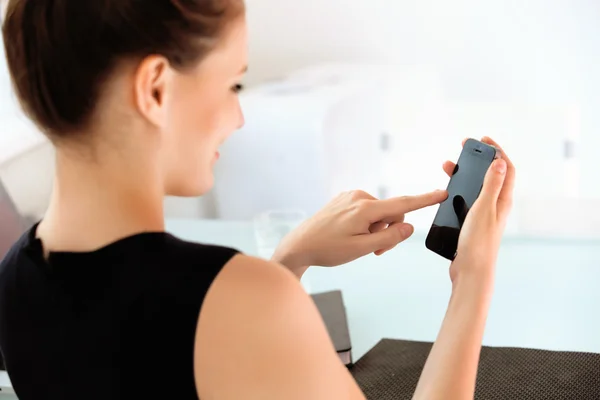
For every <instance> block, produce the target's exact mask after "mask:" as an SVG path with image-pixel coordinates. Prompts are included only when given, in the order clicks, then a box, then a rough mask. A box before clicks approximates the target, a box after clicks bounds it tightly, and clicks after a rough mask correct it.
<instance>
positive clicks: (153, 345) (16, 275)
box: [0, 226, 237, 400]
mask: <svg viewBox="0 0 600 400" xmlns="http://www.w3.org/2000/svg"><path fill="white" fill-rule="evenodd" d="M36 228H37V226H34V227H33V228H32V229H31V230H30V231H29V232H27V233H26V234H25V235H23V237H22V238H21V239H20V240H19V241H18V242H17V243H16V244H15V245H14V246H13V248H12V249H11V250H10V252H9V253H8V255H7V256H6V257H5V259H4V260H3V261H2V263H1V264H0V349H1V350H2V354H3V357H4V361H5V364H6V368H7V371H8V374H9V376H10V379H11V381H12V383H13V386H14V389H15V392H16V394H17V396H18V397H19V400H30V399H34V400H38V399H61V400H69V399H77V400H83V399H89V400H93V399H98V400H107V399H144V400H145V399H154V398H169V399H186V400H187V399H194V400H197V399H198V395H197V392H196V386H195V381H194V341H195V334H196V327H197V323H198V318H199V315H200V310H201V307H202V303H203V301H204V298H205V296H206V293H207V291H208V289H209V288H210V286H211V284H212V282H213V281H214V280H215V278H216V276H217V274H218V273H219V272H220V271H221V269H222V268H223V266H224V265H225V264H226V263H227V262H228V261H229V260H230V259H231V258H232V257H233V256H234V255H235V254H236V253H237V251H236V250H234V249H230V248H223V247H217V246H207V245H202V244H197V243H190V242H186V241H183V240H180V239H177V238H176V237H174V236H172V235H170V234H167V233H142V234H138V235H134V236H131V237H128V238H125V239H122V240H119V241H117V242H115V243H112V244H110V245H108V246H106V247H104V248H101V249H99V250H97V251H93V252H86V253H67V252H61V253H51V254H50V256H49V257H48V260H47V261H46V260H45V259H44V257H43V247H42V243H41V242H40V240H38V239H36V238H35V230H36Z"/></svg>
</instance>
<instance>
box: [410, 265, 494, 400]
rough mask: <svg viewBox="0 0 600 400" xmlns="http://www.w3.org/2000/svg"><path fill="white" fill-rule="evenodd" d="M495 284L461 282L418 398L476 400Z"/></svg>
mask: <svg viewBox="0 0 600 400" xmlns="http://www.w3.org/2000/svg"><path fill="white" fill-rule="evenodd" d="M492 282H493V279H491V278H480V277H476V276H461V277H460V279H457V282H456V283H455V285H454V287H453V290H452V296H451V298H450V303H449V305H448V311H447V312H446V317H445V318H444V322H443V323H442V328H441V330H440V333H439V335H438V338H437V340H436V342H435V344H434V345H433V348H432V349H431V353H430V354H429V357H428V359H427V363H426V364H425V368H424V369H423V373H422V375H421V378H420V380H419V384H418V386H417V390H416V392H415V395H414V399H416V400H421V399H423V400H425V399H426V400H437V399H440V400H441V399H444V400H454V399H465V400H466V399H472V398H473V394H474V392H475V378H476V376H477V365H478V363H479V354H480V351H481V342H482V340H483V333H484V328H485V323H486V319H487V315H488V310H489V306H490V299H491V293H492V286H493V283H492Z"/></svg>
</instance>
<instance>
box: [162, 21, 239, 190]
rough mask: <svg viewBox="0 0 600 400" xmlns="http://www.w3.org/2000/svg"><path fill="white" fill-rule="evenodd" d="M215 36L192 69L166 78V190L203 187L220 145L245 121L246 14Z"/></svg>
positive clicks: (209, 183)
mask: <svg viewBox="0 0 600 400" xmlns="http://www.w3.org/2000/svg"><path fill="white" fill-rule="evenodd" d="M220 40H221V42H220V44H219V45H218V46H217V47H216V48H215V49H214V50H213V51H212V52H211V53H209V54H208V55H207V56H206V57H205V58H204V59H203V60H202V61H201V62H200V63H199V65H198V66H197V67H195V68H194V69H193V70H192V71H186V72H180V73H174V74H173V75H172V78H171V79H169V82H168V89H167V90H166V91H167V93H168V96H166V98H165V105H164V123H163V125H162V128H161V130H162V133H161V146H160V148H161V150H160V152H161V160H160V162H161V163H162V168H160V169H161V170H162V174H163V177H162V178H163V181H164V186H165V193H166V194H167V195H171V196H188V197H189V196H199V195H202V194H204V193H206V192H208V191H209V190H210V189H211V188H212V186H213V182H214V177H213V167H214V165H215V163H216V162H217V160H218V159H219V146H220V145H221V144H222V143H223V142H224V141H225V140H226V139H227V138H228V137H229V136H230V135H231V134H232V133H233V132H234V131H236V130H238V129H240V128H241V127H242V126H243V125H244V116H243V114H242V110H241V108H240V103H239V99H238V92H239V89H240V87H241V86H240V85H241V82H240V81H241V79H242V77H243V75H244V73H245V72H246V69H247V60H248V52H247V32H246V23H245V20H244V19H243V18H240V19H239V20H238V21H235V22H233V23H232V24H231V26H230V28H229V29H228V31H227V33H226V34H225V35H224V37H222V38H221V39H220Z"/></svg>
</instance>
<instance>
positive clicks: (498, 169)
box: [479, 159, 506, 205]
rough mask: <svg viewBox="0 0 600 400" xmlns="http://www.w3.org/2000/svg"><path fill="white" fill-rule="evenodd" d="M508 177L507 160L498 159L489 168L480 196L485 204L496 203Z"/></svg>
mask: <svg viewBox="0 0 600 400" xmlns="http://www.w3.org/2000/svg"><path fill="white" fill-rule="evenodd" d="M505 177H506V161H504V160H502V159H497V160H496V161H494V162H493V163H492V165H491V166H490V168H489V169H488V171H487V173H486V175H485V179H484V181H483V187H482V189H481V194H480V195H479V198H480V199H481V200H482V201H483V202H484V203H485V204H494V205H495V204H496V202H497V201H498V196H500V192H501V191H502V185H503V184H504V178H505Z"/></svg>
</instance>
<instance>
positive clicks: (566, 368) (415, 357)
mask: <svg viewBox="0 0 600 400" xmlns="http://www.w3.org/2000/svg"><path fill="white" fill-rule="evenodd" d="M431 346H432V344H431V343H422V342H410V341H402V340H390V339H384V340H382V341H381V342H379V343H378V344H377V345H376V346H375V347H374V348H373V349H372V350H371V351H369V352H368V353H367V354H365V355H364V356H363V357H362V358H361V359H360V360H358V362H357V363H356V364H355V365H354V366H353V367H352V368H351V372H352V374H353V376H354V377H355V379H356V381H357V382H358V384H359V386H360V387H361V388H362V390H363V391H364V393H365V394H366V396H367V398H368V399H369V400H402V399H410V398H411V397H412V394H413V392H414V390H415V388H416V386H417V382H418V380H419V376H420V374H421V370H422V369H423V366H424V365H425V360H426V359H427V356H428V354H429V351H430V350H431ZM475 398H476V399H481V400H497V399H503V400H504V399H507V400H521V399H523V400H531V399H544V400H553V399H557V400H558V399H560V400H582V399H600V355H598V354H591V353H574V352H553V351H544V350H532V349H518V348H492V347H484V348H483V349H482V352H481V361H480V365H479V373H478V377H477V389H476V394H475Z"/></svg>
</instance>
